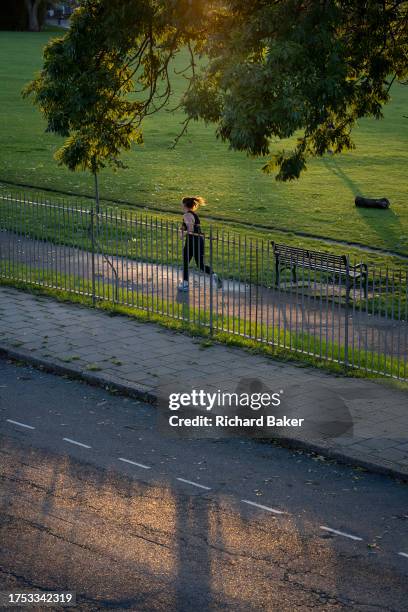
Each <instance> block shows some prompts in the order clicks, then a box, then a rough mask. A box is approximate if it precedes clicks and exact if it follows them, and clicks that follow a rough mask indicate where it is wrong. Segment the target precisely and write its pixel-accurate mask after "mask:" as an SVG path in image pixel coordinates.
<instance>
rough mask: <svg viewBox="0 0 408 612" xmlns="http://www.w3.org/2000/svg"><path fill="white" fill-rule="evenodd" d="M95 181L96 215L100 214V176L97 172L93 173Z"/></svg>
mask: <svg viewBox="0 0 408 612" xmlns="http://www.w3.org/2000/svg"><path fill="white" fill-rule="evenodd" d="M93 175H94V179H95V204H96V209H95V211H96V214H99V185H98V174H97V173H96V172H94V173H93Z"/></svg>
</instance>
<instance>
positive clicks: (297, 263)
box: [272, 242, 368, 301]
mask: <svg viewBox="0 0 408 612" xmlns="http://www.w3.org/2000/svg"><path fill="white" fill-rule="evenodd" d="M272 245H273V253H274V255H275V270H276V276H275V285H276V287H279V277H280V269H281V268H290V270H291V271H292V279H293V281H294V282H296V281H297V275H296V269H297V268H298V267H300V268H303V269H307V270H316V271H319V272H325V273H327V274H330V275H331V276H332V278H334V279H335V278H336V276H338V277H342V276H343V277H345V279H346V285H345V287H346V300H347V301H348V300H349V299H350V290H351V288H352V287H353V286H354V287H355V286H356V283H357V281H360V283H361V285H360V286H361V287H362V288H363V291H364V297H367V278H368V268H367V264H365V263H359V264H356V265H351V264H350V260H349V257H348V256H347V255H331V254H330V253H322V252H320V251H310V250H309V249H300V248H298V247H291V246H288V245H287V244H278V243H276V242H272Z"/></svg>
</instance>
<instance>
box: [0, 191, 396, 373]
mask: <svg viewBox="0 0 408 612" xmlns="http://www.w3.org/2000/svg"><path fill="white" fill-rule="evenodd" d="M205 225H206V228H207V227H208V231H207V232H206V233H205V234H202V235H200V236H196V237H195V238H191V239H190V244H189V241H188V240H187V243H185V239H181V238H180V223H178V222H177V223H176V222H173V221H169V220H163V219H159V218H158V217H153V216H151V215H148V214H137V213H134V212H133V211H132V212H124V211H123V210H121V211H120V212H118V211H114V210H105V209H104V210H103V211H100V212H98V213H97V212H95V210H94V209H90V210H88V209H85V208H80V207H73V206H68V205H66V204H54V203H50V202H48V201H45V200H40V199H36V200H35V201H30V200H28V199H27V198H26V197H25V196H21V197H15V196H8V197H6V196H0V277H1V278H3V279H9V280H12V281H16V282H24V283H28V284H32V285H39V286H43V287H48V288H52V289H54V290H58V291H64V292H68V293H76V294H80V295H83V296H87V297H88V298H91V299H92V300H93V302H94V303H96V302H97V301H108V302H114V303H117V304H122V305H125V306H127V307H129V308H131V309H139V310H140V309H142V310H145V311H148V312H152V313H155V314H158V315H161V316H163V317H165V318H173V319H178V320H182V321H184V322H186V323H187V324H189V325H194V326H198V327H206V328H208V329H209V331H210V332H213V331H214V330H216V331H218V332H224V333H225V334H228V335H235V336H237V335H238V336H241V337H244V338H247V339H250V340H255V341H257V342H260V343H263V344H268V345H273V346H277V347H281V348H284V349H287V350H288V351H291V352H299V353H304V354H308V355H311V356H314V357H316V358H317V359H318V360H321V361H332V362H336V363H339V364H343V365H344V366H345V367H348V368H358V369H360V370H364V371H366V372H367V373H368V372H370V373H375V374H381V375H385V376H392V377H395V378H399V379H407V378H408V376H407V360H408V282H407V281H408V269H407V268H403V267H401V268H400V269H390V268H385V267H380V266H374V265H372V264H369V265H368V267H367V270H368V273H367V278H365V277H363V276H358V277H356V278H355V279H354V281H352V284H351V286H350V285H348V283H349V282H350V278H348V277H347V276H346V275H343V274H341V273H339V274H336V273H330V272H328V271H326V272H325V271H322V270H321V269H320V270H319V269H313V268H312V267H310V266H309V267H307V266H302V265H299V261H297V269H296V275H295V279H294V278H293V270H292V269H291V267H292V266H291V265H288V264H287V263H286V264H285V265H284V266H281V267H279V268H278V269H277V268H276V266H275V258H274V253H273V247H272V243H271V241H270V240H266V239H263V238H256V237H255V238H254V237H252V236H247V235H245V234H237V233H233V232H225V231H219V230H217V229H213V228H212V226H211V225H209V224H208V225H207V224H205ZM185 244H187V246H185ZM185 258H187V259H190V258H191V262H190V265H189V266H188V270H189V287H188V291H180V290H179V289H178V285H179V283H180V282H181V281H182V280H183V266H184V267H185V263H184V259H185ZM323 258H324V256H323ZM327 258H329V255H327ZM300 263H301V262H300ZM358 263H360V262H357V261H352V260H350V267H352V266H354V265H355V264H358ZM206 266H207V272H205V269H206ZM200 267H201V268H202V269H200ZM213 272H215V273H216V274H217V275H218V277H219V278H220V279H221V280H220V282H218V283H217V282H216V277H215V275H214V274H213ZM278 281H279V282H278ZM221 284H222V287H221V286H219V285H221ZM347 289H348V290H349V294H350V299H347Z"/></svg>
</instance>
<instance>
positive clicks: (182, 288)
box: [177, 281, 188, 291]
mask: <svg viewBox="0 0 408 612" xmlns="http://www.w3.org/2000/svg"><path fill="white" fill-rule="evenodd" d="M177 289H178V290H179V291H188V281H182V282H181V283H179V285H178V287H177Z"/></svg>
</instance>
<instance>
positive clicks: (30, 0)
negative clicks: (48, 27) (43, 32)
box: [25, 0, 41, 32]
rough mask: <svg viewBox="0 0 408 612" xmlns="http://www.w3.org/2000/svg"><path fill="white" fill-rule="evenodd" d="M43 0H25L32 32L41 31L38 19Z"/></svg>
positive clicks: (29, 26)
mask: <svg viewBox="0 0 408 612" xmlns="http://www.w3.org/2000/svg"><path fill="white" fill-rule="evenodd" d="M40 4H41V0H25V6H26V9H27V14H28V29H29V30H30V32H39V31H40V22H39V19H38V10H39V8H40Z"/></svg>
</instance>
